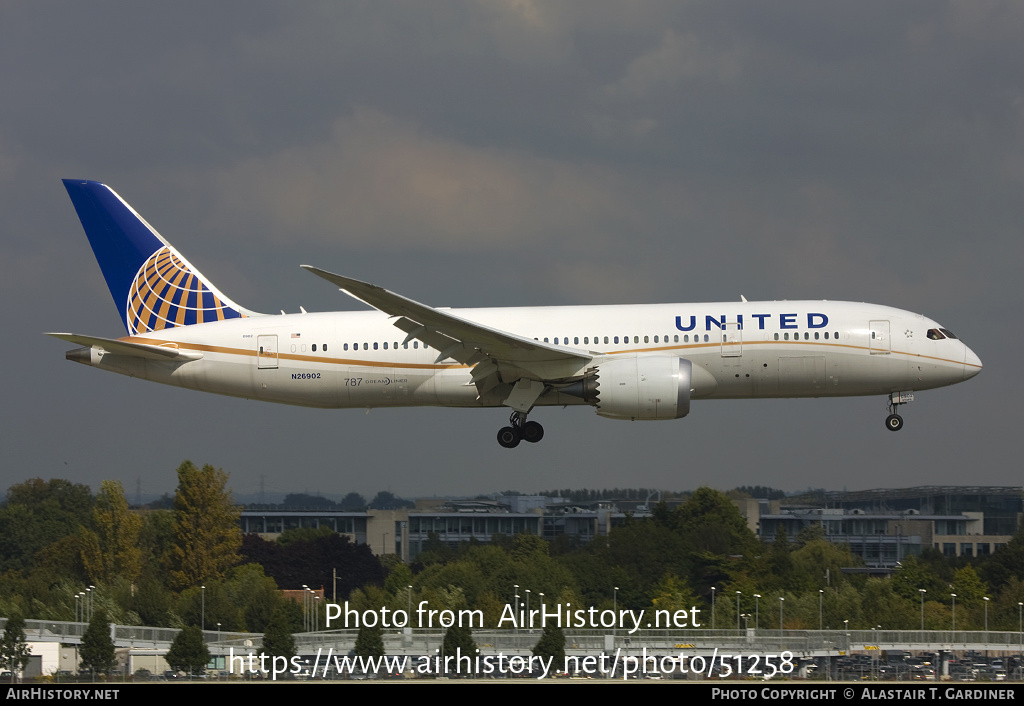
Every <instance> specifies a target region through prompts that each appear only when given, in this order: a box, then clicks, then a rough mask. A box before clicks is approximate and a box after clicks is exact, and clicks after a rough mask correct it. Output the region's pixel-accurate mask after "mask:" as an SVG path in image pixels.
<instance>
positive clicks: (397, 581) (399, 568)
mask: <svg viewBox="0 0 1024 706" xmlns="http://www.w3.org/2000/svg"><path fill="white" fill-rule="evenodd" d="M388 556H393V555H391V554H389V555H388ZM411 585H412V569H410V568H409V567H408V566H407V565H405V564H402V563H398V564H395V565H394V566H392V567H391V571H390V572H388V577H387V578H386V579H384V590H385V591H387V592H388V593H389V594H391V595H392V596H398V595H404V594H405V592H406V591H408V590H409V586H411Z"/></svg>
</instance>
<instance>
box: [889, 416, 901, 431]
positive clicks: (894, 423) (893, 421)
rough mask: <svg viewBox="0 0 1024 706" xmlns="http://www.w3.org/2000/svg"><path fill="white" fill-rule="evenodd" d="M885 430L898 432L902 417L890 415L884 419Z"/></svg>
mask: <svg viewBox="0 0 1024 706" xmlns="http://www.w3.org/2000/svg"><path fill="white" fill-rule="evenodd" d="M885 428H886V429H888V430H889V431H899V430H900V429H902V428H903V417H901V416H900V415H898V414H890V415H889V416H888V417H886V418H885Z"/></svg>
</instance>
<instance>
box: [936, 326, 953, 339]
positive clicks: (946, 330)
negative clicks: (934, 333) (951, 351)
mask: <svg viewBox="0 0 1024 706" xmlns="http://www.w3.org/2000/svg"><path fill="white" fill-rule="evenodd" d="M939 330H940V331H942V332H943V333H944V334H946V337H947V338H953V339H955V338H956V336H954V335H953V332H952V331H950V330H949V329H948V328H940V329H939Z"/></svg>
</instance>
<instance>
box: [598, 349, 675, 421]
mask: <svg viewBox="0 0 1024 706" xmlns="http://www.w3.org/2000/svg"><path fill="white" fill-rule="evenodd" d="M692 372H693V365H692V363H690V361H688V360H686V359H685V358H677V357H676V356H669V355H658V354H647V355H645V354H640V355H637V356H636V357H632V358H625V357H623V358H612V359H610V360H607V361H604V362H602V363H601V364H600V365H599V366H597V369H596V378H597V380H596V383H597V390H596V392H597V395H596V396H597V413H598V414H599V415H601V416H602V417H608V418H609V419H630V420H635V419H679V418H680V417H685V416H686V415H687V414H689V412H690V388H691V377H692Z"/></svg>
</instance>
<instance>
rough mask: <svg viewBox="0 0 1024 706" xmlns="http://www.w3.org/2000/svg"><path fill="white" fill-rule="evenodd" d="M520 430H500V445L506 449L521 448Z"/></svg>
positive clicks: (509, 428) (511, 428) (507, 428)
mask: <svg viewBox="0 0 1024 706" xmlns="http://www.w3.org/2000/svg"><path fill="white" fill-rule="evenodd" d="M520 438H521V437H520V436H519V430H518V429H516V428H515V427H502V428H501V429H499V430H498V443H499V444H501V445H502V446H504V447H505V448H506V449H514V448H515V447H517V446H519V440H520Z"/></svg>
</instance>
